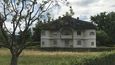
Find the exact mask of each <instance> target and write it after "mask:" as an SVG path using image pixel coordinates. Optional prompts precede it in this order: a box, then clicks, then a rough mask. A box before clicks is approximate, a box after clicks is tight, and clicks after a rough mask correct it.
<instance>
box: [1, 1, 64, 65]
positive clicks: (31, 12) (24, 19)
mask: <svg viewBox="0 0 115 65" xmlns="http://www.w3.org/2000/svg"><path fill="white" fill-rule="evenodd" d="M59 1H61V2H59ZM62 2H63V3H66V0H0V8H1V12H0V31H1V33H2V35H3V37H4V40H5V41H2V42H3V43H0V46H2V47H5V48H8V49H9V50H10V52H11V55H12V58H11V63H10V65H17V62H18V57H19V55H20V54H21V52H22V51H23V49H25V48H26V47H28V46H31V45H30V44H28V43H27V41H28V36H29V35H28V34H27V32H28V30H29V29H30V27H31V25H32V24H33V23H34V22H37V21H38V22H39V21H40V20H42V18H43V16H46V14H47V13H49V10H50V9H52V8H53V7H55V6H59V5H60V3H62ZM50 12H51V11H50ZM6 23H10V27H11V29H9V28H8V27H7V25H6ZM5 32H7V34H6V33H5ZM18 33H19V34H18Z"/></svg>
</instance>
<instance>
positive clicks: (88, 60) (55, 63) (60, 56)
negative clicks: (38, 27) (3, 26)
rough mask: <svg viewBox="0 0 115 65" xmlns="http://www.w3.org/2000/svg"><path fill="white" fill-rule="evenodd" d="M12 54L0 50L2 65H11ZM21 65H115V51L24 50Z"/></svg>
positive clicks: (0, 64)
mask: <svg viewBox="0 0 115 65" xmlns="http://www.w3.org/2000/svg"><path fill="white" fill-rule="evenodd" d="M9 63H10V52H9V51H8V50H7V49H0V65H9ZM18 64H19V65H115V51H110V52H61V51H57V52H46V51H36V50H24V51H23V52H22V54H21V55H20V57H19V63H18Z"/></svg>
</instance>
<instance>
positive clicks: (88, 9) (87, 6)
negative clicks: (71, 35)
mask: <svg viewBox="0 0 115 65" xmlns="http://www.w3.org/2000/svg"><path fill="white" fill-rule="evenodd" d="M68 1H69V2H70V5H71V6H72V8H73V11H74V12H75V15H74V16H73V17H74V18H77V17H80V19H81V20H86V21H90V16H93V15H96V14H99V13H100V12H104V11H106V12H111V11H115V0H68ZM68 10H69V9H68V7H66V6H64V5H62V7H61V9H60V12H59V13H58V14H57V15H62V14H63V13H65V12H67V11H68ZM57 15H55V17H57Z"/></svg>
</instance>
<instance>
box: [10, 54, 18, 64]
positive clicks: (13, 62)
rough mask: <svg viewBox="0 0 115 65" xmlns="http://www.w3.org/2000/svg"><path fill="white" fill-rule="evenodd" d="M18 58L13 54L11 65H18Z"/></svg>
mask: <svg viewBox="0 0 115 65" xmlns="http://www.w3.org/2000/svg"><path fill="white" fill-rule="evenodd" d="M18 57H19V56H17V55H13V54H12V58H11V64H10V65H17V62H18Z"/></svg>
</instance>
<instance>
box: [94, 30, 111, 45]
mask: <svg viewBox="0 0 115 65" xmlns="http://www.w3.org/2000/svg"><path fill="white" fill-rule="evenodd" d="M109 39H110V38H109V36H108V35H107V33H105V32H104V31H102V30H99V31H96V40H97V46H108V45H109V44H108V43H109V42H110V40H109Z"/></svg>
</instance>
